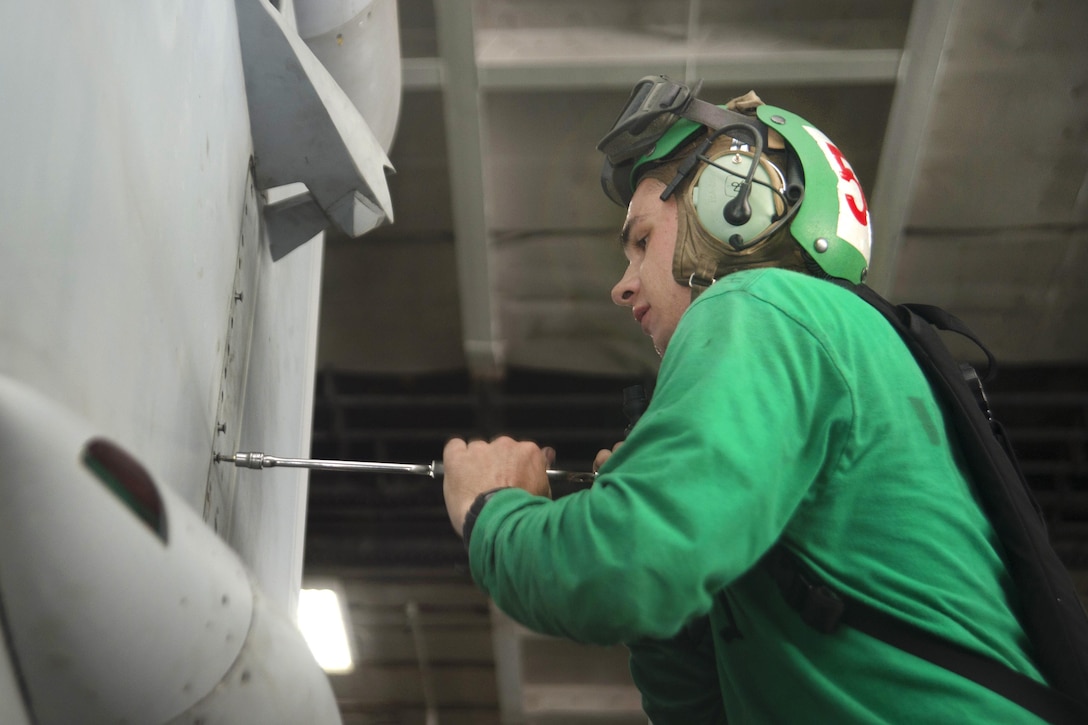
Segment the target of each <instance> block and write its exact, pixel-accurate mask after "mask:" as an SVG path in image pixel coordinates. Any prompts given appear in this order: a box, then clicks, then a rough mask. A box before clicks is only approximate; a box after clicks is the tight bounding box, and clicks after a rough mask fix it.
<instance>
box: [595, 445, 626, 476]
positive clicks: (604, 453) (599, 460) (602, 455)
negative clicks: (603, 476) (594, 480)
mask: <svg viewBox="0 0 1088 725" xmlns="http://www.w3.org/2000/svg"><path fill="white" fill-rule="evenodd" d="M622 445H623V441H620V442H619V443H617V444H616V445H614V446H612V450H608V449H607V448H602V449H601V450H599V451H597V457H596V458H594V459H593V472H594V473H596V472H597V471H599V470H601V466H603V465H604V462H605V461H607V460H608V459H609V458H611V457H612V454H613V453H615V452H616V451H618V450H619V449H620V446H622Z"/></svg>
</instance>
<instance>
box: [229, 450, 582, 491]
mask: <svg viewBox="0 0 1088 725" xmlns="http://www.w3.org/2000/svg"><path fill="white" fill-rule="evenodd" d="M215 462H216V463H233V464H234V465H235V466H237V467H239V468H254V469H262V468H309V469H311V470H317V471H353V472H355V473H398V474H406V475H410V476H428V477H430V478H433V479H436V480H437V479H440V478H442V474H443V467H442V462H441V461H431V462H430V463H382V462H377V461H329V460H320V459H315V458H280V457H279V456H269V455H266V454H264V453H259V452H256V451H245V452H238V453H233V454H222V453H216V454H215ZM547 474H548V479H549V480H550V481H553V482H561V483H564V482H565V483H572V484H587V485H588V484H591V483H593V480H594V478H596V474H593V473H585V472H578V471H554V470H550V469H549V470H548V471H547Z"/></svg>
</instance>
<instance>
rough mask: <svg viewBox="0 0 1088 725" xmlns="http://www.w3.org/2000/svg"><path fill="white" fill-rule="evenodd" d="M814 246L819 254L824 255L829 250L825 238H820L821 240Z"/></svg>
mask: <svg viewBox="0 0 1088 725" xmlns="http://www.w3.org/2000/svg"><path fill="white" fill-rule="evenodd" d="M813 246H814V248H815V250H816V251H817V252H819V253H820V254H823V253H824V252H826V251H827V248H828V246H829V245H828V243H827V240H826V239H824V238H823V237H820V238H819V239H817V240H816V244H815V245H813Z"/></svg>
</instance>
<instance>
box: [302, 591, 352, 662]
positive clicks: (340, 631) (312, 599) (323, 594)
mask: <svg viewBox="0 0 1088 725" xmlns="http://www.w3.org/2000/svg"><path fill="white" fill-rule="evenodd" d="M298 627H299V629H300V630H302V636H303V637H305V638H306V643H307V644H308V645H310V651H311V652H313V653H314V658H315V659H316V660H317V663H318V664H319V665H321V667H322V669H324V670H325V671H326V672H329V673H332V674H345V673H348V672H351V671H352V670H353V669H355V663H354V662H352V658H351V646H350V645H349V643H348V633H347V628H346V627H345V626H344V616H343V610H342V609H341V607H340V598H339V597H338V596H337V595H336V592H335V591H333V590H332V589H303V590H302V591H301V592H299V596H298Z"/></svg>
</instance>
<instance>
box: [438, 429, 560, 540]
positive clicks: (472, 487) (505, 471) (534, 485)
mask: <svg viewBox="0 0 1088 725" xmlns="http://www.w3.org/2000/svg"><path fill="white" fill-rule="evenodd" d="M442 463H443V466H444V468H445V475H444V477H443V481H442V491H443V493H444V494H445V497H446V512H447V513H448V514H449V517H450V523H451V524H453V529H454V531H456V532H457V534H458V536H460V535H461V529H462V528H464V525H465V515H466V514H467V513H468V510H469V508H470V507H471V506H472V502H473V501H475V500H476V497H477V496H479V495H480V494H481V493H485V492H487V491H490V490H492V489H494V488H501V487H503V486H509V487H512V488H522V489H525V490H526V491H528V492H529V493H531V494H534V495H536V496H547V497H548V498H551V496H552V487H551V484H550V483H549V481H548V475H547V473H546V471H547V470H548V468H550V467H551V466H552V465H553V464H554V463H555V449H553V448H541V447H540V446H538V445H537V444H535V443H531V442H528V441H515V440H514V439H513V438H507V437H505V436H504V437H501V438H496V439H495V440H493V441H492V442H491V443H485V442H484V441H472V442H470V443H466V442H465V441H463V440H461V439H460V438H454V439H453V440H451V441H450V442H449V443H447V444H446V448H445V450H443V451H442Z"/></svg>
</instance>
